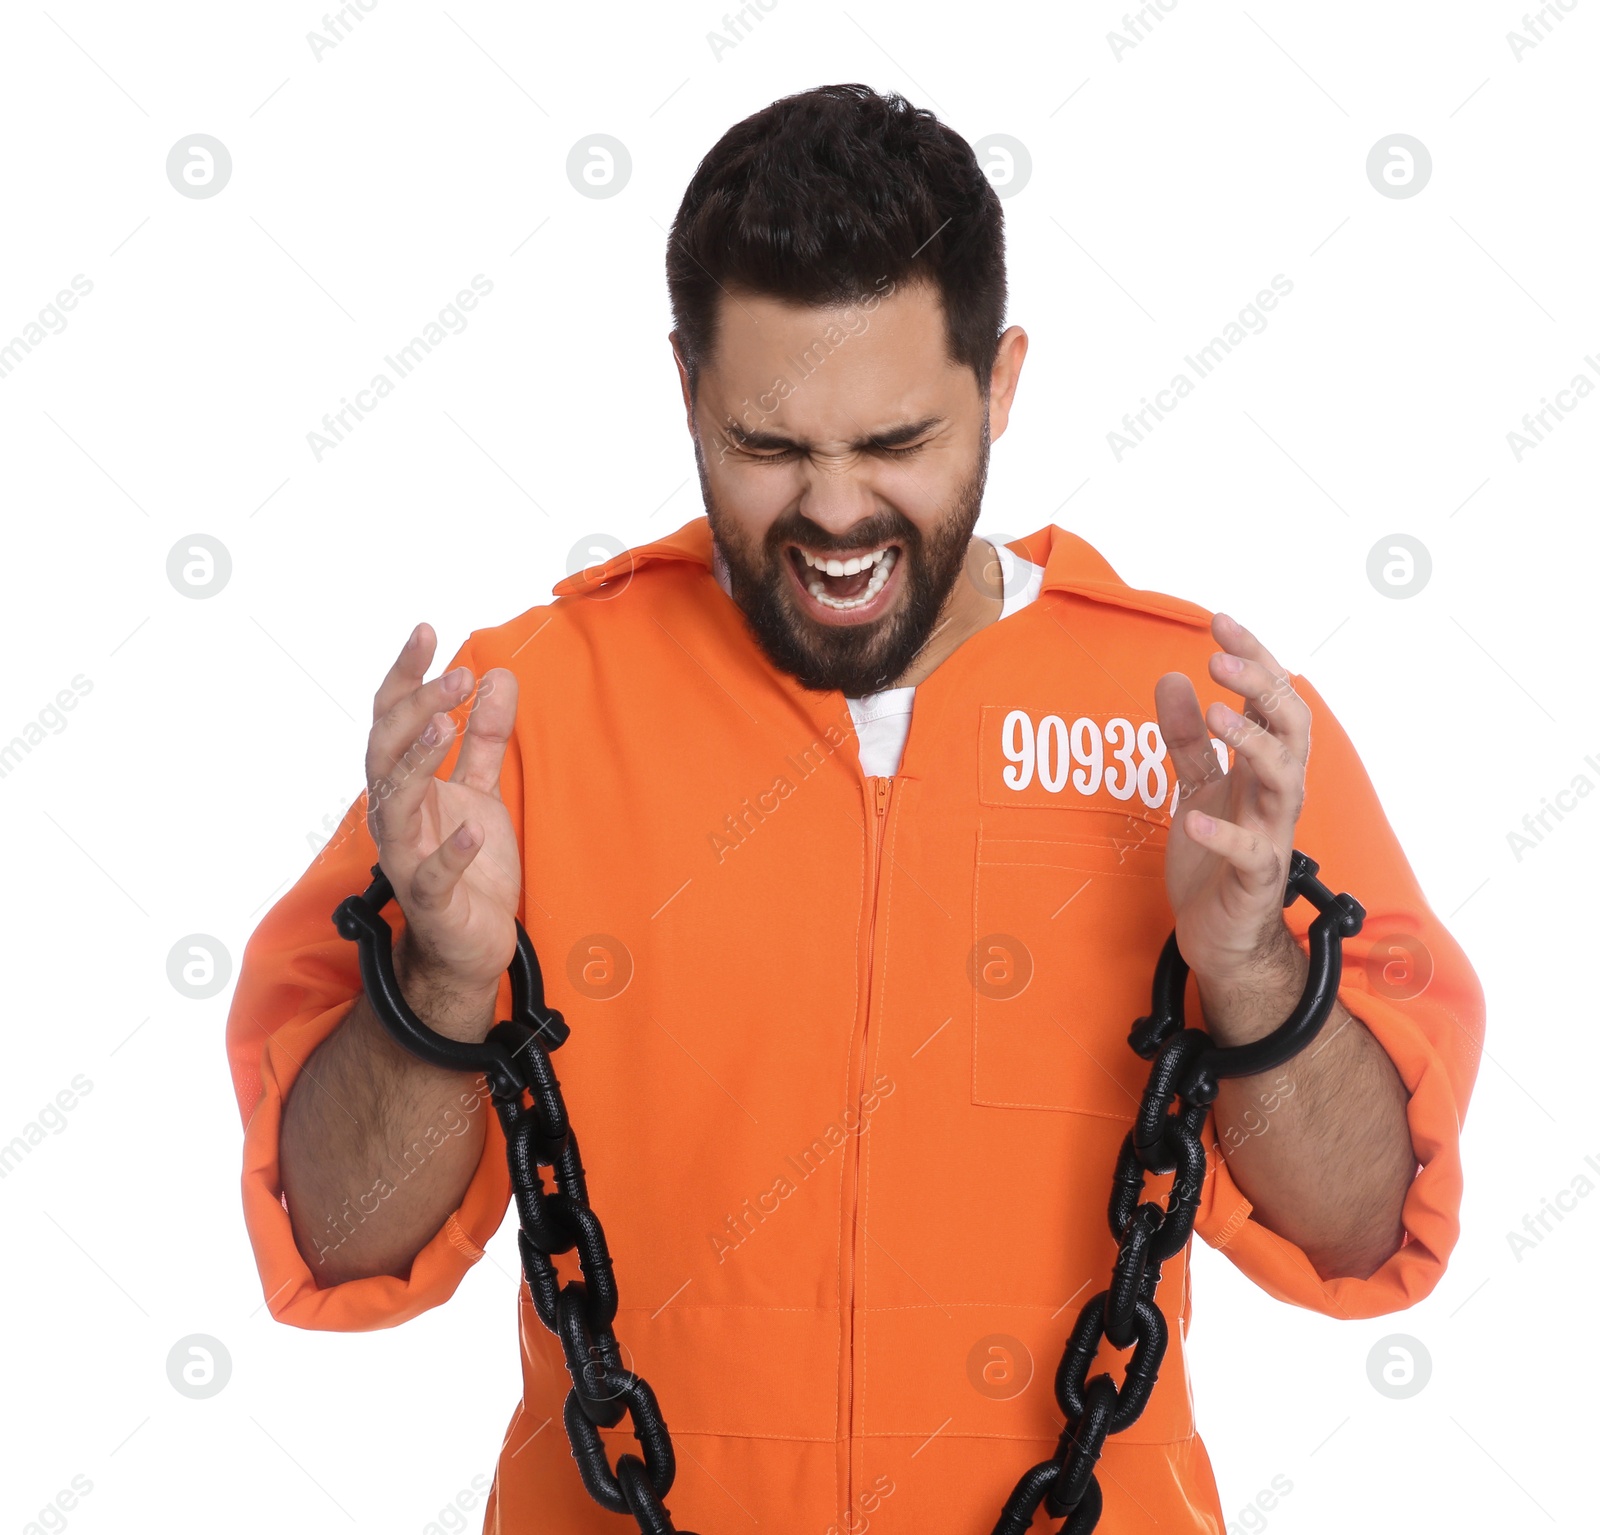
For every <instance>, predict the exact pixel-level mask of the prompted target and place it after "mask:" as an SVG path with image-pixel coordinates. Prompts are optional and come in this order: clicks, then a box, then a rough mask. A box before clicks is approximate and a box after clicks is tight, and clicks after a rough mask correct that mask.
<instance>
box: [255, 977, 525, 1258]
mask: <svg viewBox="0 0 1600 1535" xmlns="http://www.w3.org/2000/svg"><path fill="white" fill-rule="evenodd" d="M396 965H397V970H398V971H399V973H400V979H401V987H402V990H403V992H404V994H405V996H406V999H407V1001H408V1002H410V1003H411V1006H412V1007H413V1009H414V1010H415V1011H416V1012H417V1013H418V1015H419V1016H420V1017H422V1018H423V1019H424V1020H425V1021H426V1022H428V1023H429V1024H432V1025H434V1026H436V1027H437V1026H439V1025H440V1024H441V1023H444V1022H446V1021H448V1022H450V1023H452V1024H461V1025H465V1024H469V1023H470V1022H471V1021H472V1020H476V1019H488V1018H490V1017H492V1013H493V1008H494V1001H495V999H494V996H493V995H492V994H491V995H490V996H488V997H487V998H482V999H467V998H460V997H441V996H439V995H438V993H437V991H435V990H433V989H431V988H429V987H427V986H426V985H423V984H418V983H417V982H415V981H413V980H410V979H408V977H407V975H406V973H405V966H404V959H403V952H402V951H397V953H396ZM451 1032H455V1030H454V1029H452V1031H451ZM486 1113H487V1104H486V1101H485V1099H484V1097H483V1093H482V1079H481V1077H479V1076H477V1075H476V1074H473V1073H467V1072H457V1071H445V1070H442V1069H440V1068H439V1067H436V1066H430V1065H428V1064H427V1063H425V1062H423V1061H420V1060H418V1059H417V1058H416V1057H415V1056H413V1055H412V1054H410V1052H408V1051H407V1050H405V1049H404V1048H403V1047H402V1046H401V1045H399V1044H397V1043H396V1042H395V1041H394V1040H393V1039H392V1038H391V1037H390V1036H389V1033H388V1031H387V1030H386V1029H385V1028H384V1026H383V1024H382V1023H381V1022H380V1021H379V1019H378V1017H377V1015H376V1014H375V1013H374V1011H373V1009H372V1006H371V1004H370V1003H369V1002H368V1000H367V998H366V997H365V995H363V996H362V997H360V998H359V999H358V1000H357V1002H356V1004H355V1006H354V1007H353V1008H352V1009H351V1011H350V1013H349V1015H348V1016H347V1017H346V1018H345V1019H344V1021H343V1022H342V1023H341V1024H340V1025H339V1027H338V1028H337V1029H335V1030H334V1032H333V1033H332V1034H331V1035H329V1036H328V1038H327V1039H326V1040H324V1041H323V1042H322V1044H321V1045H320V1046H318V1048H317V1049H316V1050H315V1051H313V1052H312V1054H311V1056H310V1058H309V1059H308V1060H307V1061H306V1062H305V1064H304V1066H303V1067H302V1069H301V1071H300V1074H299V1075H298V1076H297V1077H296V1079H295V1082H294V1086H293V1087H292V1089H291V1090H290V1093H289V1098H288V1101H287V1103H286V1104H285V1105H284V1116H283V1128H282V1134H281V1137H280V1150H279V1160H280V1166H281V1170H282V1177H283V1190H284V1196H285V1198H286V1200H287V1202H288V1207H289V1218H290V1222H291V1224H292V1226H293V1229H294V1236H295V1244H296V1246H298V1247H299V1249H300V1253H301V1256H302V1257H304V1259H305V1260H306V1263H307V1264H308V1265H309V1266H310V1269H311V1272H312V1274H313V1276H314V1277H315V1278H316V1281H317V1284H318V1285H319V1286H321V1287H326V1286H329V1285H334V1284H340V1283H342V1282H343V1281H345V1280H347V1279H356V1278H363V1277H366V1276H368V1275H373V1274H393V1275H395V1276H397V1277H401V1278H403V1277H405V1275H406V1274H407V1273H408V1272H409V1270H410V1266H411V1262H412V1260H413V1259H414V1258H415V1257H416V1255H417V1253H418V1252H420V1251H421V1249H422V1248H423V1247H424V1246H426V1245H427V1243H428V1242H429V1240H431V1239H432V1237H433V1236H434V1235H435V1234H436V1233H437V1232H438V1230H439V1228H440V1227H441V1226H442V1225H443V1224H444V1221H445V1219H446V1217H447V1216H449V1215H450V1213H451V1212H452V1211H453V1210H455V1209H457V1208H458V1207H459V1206H460V1203H461V1198H462V1195H463V1194H464V1193H465V1191H466V1188H467V1185H468V1183H469V1182H470V1181H471V1179H472V1174H473V1172H474V1170H475V1169H476V1167H477V1165H478V1162H479V1160H480V1158H481V1156H482V1153H483V1140H484V1133H485V1116H486Z"/></svg>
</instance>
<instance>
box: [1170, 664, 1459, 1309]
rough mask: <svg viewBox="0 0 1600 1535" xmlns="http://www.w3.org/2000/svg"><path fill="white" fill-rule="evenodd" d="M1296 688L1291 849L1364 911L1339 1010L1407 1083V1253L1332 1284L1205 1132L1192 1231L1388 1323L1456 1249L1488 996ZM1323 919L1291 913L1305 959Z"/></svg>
mask: <svg viewBox="0 0 1600 1535" xmlns="http://www.w3.org/2000/svg"><path fill="white" fill-rule="evenodd" d="M1294 685H1295V691H1296V692H1297V693H1298V694H1299V695H1300V696H1301V697H1302V698H1303V699H1304V700H1305V701H1306V703H1307V704H1308V705H1309V707H1310V709H1311V716H1312V717H1311V754H1310V757H1309V759H1308V761H1307V764H1306V796H1305V803H1304V806H1303V807H1302V810H1301V815H1300V821H1299V825H1298V826H1297V828H1296V831H1295V846H1296V847H1297V848H1299V849H1300V850H1301V851H1302V852H1303V853H1305V854H1306V855H1307V856H1308V857H1310V858H1312V859H1314V860H1315V861H1316V863H1317V864H1318V865H1319V869H1318V878H1319V879H1320V880H1321V881H1322V882H1323V883H1324V884H1325V885H1327V886H1328V887H1329V888H1330V889H1331V890H1334V891H1336V892H1337V891H1348V892H1349V893H1350V894H1351V895H1353V896H1354V897H1355V898H1356V899H1357V900H1358V901H1360V902H1361V904H1362V906H1363V907H1364V908H1365V909H1366V913H1367V915H1366V919H1365V921H1364V922H1363V924H1362V928H1361V932H1360V933H1359V934H1357V935H1356V936H1355V937H1354V938H1348V939H1346V940H1345V941H1344V945H1343V954H1344V963H1343V973H1342V976H1341V981H1340V986H1339V999H1340V1001H1341V1002H1343V1003H1344V1005H1345V1006H1346V1007H1347V1008H1348V1009H1349V1010H1350V1012H1351V1013H1352V1014H1353V1015H1354V1016H1355V1017H1356V1018H1358V1019H1360V1020H1361V1022H1362V1023H1363V1024H1365V1025H1366V1027H1367V1028H1368V1029H1369V1030H1370V1031H1371V1033H1372V1035H1373V1037H1374V1038H1375V1039H1376V1040H1377V1041H1378V1043H1379V1044H1380V1045H1381V1046H1382V1047H1383V1049H1384V1050H1385V1052H1386V1053H1387V1054H1388V1056H1389V1059H1390V1060H1391V1061H1393V1062H1394V1065H1395V1069H1396V1070H1397V1071H1398V1073H1399V1075H1400V1079H1401V1081H1402V1082H1403V1083H1404V1084H1405V1088H1406V1092H1407V1094H1408V1099H1407V1104H1406V1120H1407V1123H1408V1125H1409V1127H1410V1131H1411V1141H1412V1145H1413V1148H1414V1149H1415V1152H1416V1158H1417V1163H1418V1170H1417V1173H1416V1176H1415V1178H1414V1179H1413V1181H1412V1184H1411V1187H1410V1190H1409V1191H1408V1192H1407V1194H1406V1199H1405V1204H1404V1207H1403V1209H1402V1211H1401V1221H1402V1224H1403V1226H1404V1228H1405V1235H1404V1239H1403V1241H1402V1244H1401V1246H1400V1247H1399V1249H1398V1250H1397V1251H1396V1252H1395V1253H1394V1254H1392V1255H1391V1256H1390V1257H1389V1259H1388V1260H1387V1261H1386V1262H1385V1263H1384V1264H1383V1265H1382V1266H1381V1267H1380V1268H1379V1269H1378V1270H1377V1271H1376V1272H1375V1273H1373V1274H1371V1275H1370V1276H1369V1277H1367V1278H1365V1279H1355V1278H1338V1279H1327V1280H1324V1279H1320V1278H1319V1277H1318V1276H1317V1272H1316V1269H1315V1268H1314V1267H1313V1266H1312V1263H1311V1260H1310V1259H1309V1258H1308V1257H1307V1256H1306V1254H1305V1252H1304V1251H1303V1250H1302V1249H1301V1248H1300V1247H1299V1246H1297V1245H1296V1244H1295V1243H1293V1242H1290V1241H1288V1240H1287V1239H1285V1238H1284V1237H1282V1236H1279V1235H1278V1234H1277V1233H1276V1232H1274V1231H1271V1230H1269V1229H1268V1228H1267V1227H1266V1226H1264V1225H1262V1224H1261V1223H1260V1222H1259V1221H1257V1220H1256V1219H1255V1218H1254V1215H1253V1209H1252V1206H1251V1203H1250V1201H1249V1199H1248V1198H1247V1197H1246V1196H1245V1194H1244V1193H1243V1191H1242V1190H1241V1189H1240V1188H1239V1186H1238V1184H1236V1183H1235V1182H1234V1180H1233V1177H1232V1175H1231V1173H1230V1172H1229V1170H1228V1165H1227V1161H1226V1159H1225V1158H1224V1157H1223V1156H1221V1155H1220V1154H1219V1148H1218V1146H1217V1143H1216V1137H1215V1133H1214V1129H1213V1127H1212V1125H1211V1123H1210V1122H1209V1121H1208V1123H1207V1126H1206V1132H1205V1140H1206V1148H1207V1156H1208V1169H1207V1176H1206V1182H1205V1187H1204V1189H1203V1191H1202V1194H1201V1200H1200V1209H1199V1213H1198V1215H1197V1216H1196V1219H1195V1230H1196V1232H1198V1233H1199V1235H1200V1236H1201V1237H1202V1238H1203V1239H1204V1240H1205V1241H1206V1242H1208V1243H1210V1244H1211V1246H1213V1247H1216V1248H1218V1249H1220V1250H1221V1251H1222V1252H1223V1253H1225V1254H1226V1255H1227V1256H1228V1257H1229V1258H1230V1259H1231V1260H1232V1261H1233V1262H1234V1263H1235V1264H1236V1265H1237V1266H1238V1267H1239V1268H1240V1269H1241V1270H1243V1272H1244V1273H1245V1274H1247V1275H1248V1276H1249V1277H1250V1278H1251V1279H1252V1280H1254V1281H1255V1283H1257V1284H1258V1285H1260V1286H1261V1287H1262V1288H1263V1289H1264V1290H1266V1291H1268V1292H1269V1293H1270V1294H1272V1295H1275V1296H1277V1297H1278V1299H1280V1300H1285V1301H1289V1302H1291V1303H1293V1304H1295V1305H1298V1306H1305V1307H1308V1308H1310V1309H1311V1310H1313V1311H1320V1312H1322V1313H1324V1314H1325V1315H1328V1316H1336V1317H1348V1318H1354V1317H1371V1316H1381V1315H1383V1314H1384V1313H1386V1312H1391V1311H1400V1310H1404V1309H1405V1308H1406V1307H1407V1306H1411V1305H1413V1304H1415V1303H1416V1302H1417V1301H1419V1300H1421V1299H1422V1298H1423V1297H1424V1296H1426V1295H1427V1294H1428V1293H1429V1292H1430V1291H1431V1290H1432V1289H1433V1288H1434V1286H1435V1285H1436V1284H1437V1283H1438V1282H1439V1279H1440V1277H1441V1276H1442V1275H1443V1273H1444V1270H1445V1265H1446V1263H1447V1262H1448V1260H1449V1257H1450V1253H1451V1251H1452V1250H1453V1249H1454V1247H1455V1244H1456V1238H1457V1236H1458V1234H1459V1231H1460V1210H1461V1190H1462V1175H1461V1126H1462V1121H1463V1119H1464V1117H1465V1115H1466V1110H1467V1100H1468V1097H1469V1096H1470V1094H1471V1091H1472V1085H1473V1082H1474V1080H1475V1078H1476V1076H1477V1070H1478V1061H1479V1057H1480V1055H1481V1053H1482V1048H1483V1035H1484V1021H1485V1007H1484V996H1483V989H1482V986H1481V985H1480V983H1479V981H1478V977H1477V975H1476V974H1475V972H1474V971H1473V969H1472V967H1471V965H1470V964H1469V963H1468V961H1467V957H1466V955H1465V953H1464V952H1463V951H1462V949H1461V947H1460V945H1459V944H1458V943H1457V942H1456V941H1455V939H1454V938H1453V937H1452V936H1451V935H1450V934H1449V933H1448V932H1447V931H1446V930H1445V928H1444V925H1443V924H1442V923H1441V922H1440V920H1439V919H1438V917H1437V916H1435V915H1434V913H1433V912H1432V910H1430V908H1429V906H1428V904H1427V902H1426V901H1425V900H1424V898H1423V895H1422V891H1421V888H1420V887H1419V886H1418V884H1417V880H1416V877H1415V875H1414V874H1413V873H1412V870H1411V866H1410V864H1409V863H1408V862H1407V861H1406V857H1405V854H1404V853H1403V852H1402V851H1401V848H1400V844H1399V841H1398V839H1397V838H1396V837H1395V834H1394V831H1393V829H1392V828H1391V827H1390V825H1389V822H1388V820H1387V819H1386V817H1385V816H1384V814H1383V810H1382V807H1381V806H1380V805H1379V803H1378V797H1377V794H1376V792H1375V791H1374V789H1373V786H1372V783H1371V780H1370V779H1369V778H1368V776H1367V773H1366V770H1365V768H1364V767H1363V766H1362V763H1361V759H1360V757H1359V756H1358V755H1357V754H1356V751H1355V748H1354V747H1353V746H1352V744H1351V742H1350V739H1349V737H1348V736H1347V735H1346V734H1345V732H1344V730H1343V729H1342V728H1341V727H1340V725H1339V722H1338V721H1337V720H1336V719H1335V718H1334V717H1333V714H1332V711H1331V710H1329V708H1328V706H1327V704H1326V703H1325V702H1324V701H1323V700H1322V698H1321V697H1320V696H1319V695H1318V694H1317V693H1316V691H1315V690H1314V689H1313V688H1312V687H1311V685H1310V684H1309V683H1308V682H1306V680H1305V679H1304V678H1302V677H1295V678H1294ZM1316 915H1317V913H1316V910H1315V908H1314V907H1312V906H1311V904H1310V903H1309V902H1308V901H1306V900H1305V899H1303V898H1302V899H1300V900H1297V901H1296V902H1295V903H1294V905H1293V906H1291V907H1289V908H1288V909H1287V910H1286V911H1285V913H1284V917H1285V920H1286V921H1287V922H1288V924H1289V927H1290V929H1291V931H1292V932H1293V933H1294V935H1295V937H1296V939H1297V940H1298V941H1299V943H1300V945H1301V947H1302V948H1309V938H1308V937H1307V932H1308V930H1309V928H1310V926H1311V923H1312V921H1313V920H1314V919H1315V917H1316ZM1190 995H1191V999H1192V998H1193V995H1194V991H1193V983H1192V978H1191V986H1190ZM1310 1048H1312V1049H1315V1048H1316V1046H1315V1045H1312V1046H1311V1047H1310ZM1284 1070H1285V1071H1290V1070H1292V1063H1291V1065H1290V1066H1286V1067H1285V1068H1284Z"/></svg>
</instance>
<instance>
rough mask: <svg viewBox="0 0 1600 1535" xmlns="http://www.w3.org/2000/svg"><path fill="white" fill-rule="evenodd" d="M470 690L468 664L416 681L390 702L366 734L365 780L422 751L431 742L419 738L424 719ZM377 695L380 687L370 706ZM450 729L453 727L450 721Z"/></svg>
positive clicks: (391, 771) (425, 723) (370, 780)
mask: <svg viewBox="0 0 1600 1535" xmlns="http://www.w3.org/2000/svg"><path fill="white" fill-rule="evenodd" d="M471 691H472V670H471V668H470V667H466V666H458V667H456V668H455V670H453V671H448V672H445V673H444V674H443V675H442V676H439V677H435V678H434V679H433V681H432V682H419V683H418V684H417V685H416V686H414V687H413V688H411V690H410V691H409V692H407V693H405V694H404V695H403V696H402V697H400V698H399V699H397V700H396V701H395V702H394V703H393V704H391V705H390V707H389V708H388V709H387V710H386V711H385V712H384V713H383V714H381V715H380V716H378V718H377V719H375V720H374V721H373V725H372V730H371V732H370V734H369V735H368V736H367V782H368V784H369V785H370V784H372V783H373V782H374V780H376V779H377V778H379V777H382V776H385V775H393V774H394V773H395V771H396V769H397V768H398V767H399V766H400V765H401V764H402V763H404V762H409V761H414V760H415V759H416V758H417V757H418V756H420V755H422V754H424V753H425V752H426V751H427V750H428V749H429V747H430V745H431V743H428V742H424V741H421V739H420V738H421V736H422V734H423V732H424V731H425V730H426V729H427V726H428V722H429V721H430V720H431V719H433V717H434V716H435V715H437V714H439V713H440V712H441V711H444V712H448V711H449V710H451V709H453V708H455V707H456V705H458V704H459V703H460V702H461V701H462V700H463V699H464V698H466V696H467V695H468V693H470V692H471ZM381 697H382V693H381V690H380V693H379V696H378V698H375V699H374V701H373V706H374V708H376V706H377V703H378V701H379V699H381ZM451 729H452V730H453V729H454V726H453V725H452V726H451ZM437 755H439V756H442V755H443V754H442V753H439V754H437ZM435 765H437V759H436V761H435Z"/></svg>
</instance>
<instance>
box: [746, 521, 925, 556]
mask: <svg viewBox="0 0 1600 1535" xmlns="http://www.w3.org/2000/svg"><path fill="white" fill-rule="evenodd" d="M765 544H766V552H767V554H768V556H769V557H777V556H779V555H781V554H782V552H783V549H784V547H785V546H786V545H788V544H799V545H801V546H802V547H803V548H806V549H809V550H811V551H812V552H813V553H817V554H831V553H834V552H836V551H837V552H839V553H843V552H845V551H847V550H852V549H863V548H873V549H877V548H881V547H882V546H883V545H885V544H898V545H900V547H901V548H902V549H905V550H907V551H908V552H910V553H916V552H917V551H918V550H919V549H920V548H921V545H922V534H921V532H920V531H918V529H917V528H916V526H915V525H914V524H913V523H911V522H909V521H907V520H906V519H905V518H904V517H895V518H893V519H891V520H888V521H886V522H884V523H881V524H879V523H873V522H870V521H869V522H865V523H860V524H857V526H856V527H854V528H851V529H849V530H848V531H847V532H845V533H841V534H833V533H826V532H824V531H823V530H822V529H821V528H819V527H818V526H817V525H816V523H814V522H812V521H810V520H809V519H808V518H805V517H795V518H787V519H784V520H782V521H780V522H775V523H774V524H773V525H772V526H771V527H770V528H768V529H767V536H766V539H765Z"/></svg>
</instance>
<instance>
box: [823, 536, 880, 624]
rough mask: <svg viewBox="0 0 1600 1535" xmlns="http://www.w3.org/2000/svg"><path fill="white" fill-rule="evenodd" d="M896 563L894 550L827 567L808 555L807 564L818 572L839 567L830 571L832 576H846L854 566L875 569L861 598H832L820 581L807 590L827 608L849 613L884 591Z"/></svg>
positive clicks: (829, 562)
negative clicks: (869, 566)
mask: <svg viewBox="0 0 1600 1535" xmlns="http://www.w3.org/2000/svg"><path fill="white" fill-rule="evenodd" d="M894 562H895V553H894V551H893V550H892V549H879V550H878V551H877V552H876V553H875V554H869V555H867V556H866V557H865V558H864V559H863V560H861V561H860V562H859V563H857V562H856V561H855V560H850V561H848V562H847V563H842V562H840V561H839V560H830V561H828V562H827V564H826V565H825V564H824V562H823V561H821V560H814V559H812V558H811V557H810V555H807V556H806V564H808V565H811V566H813V567H815V568H816V569H818V570H823V569H828V567H829V566H833V565H837V566H838V567H839V568H838V570H829V574H830V575H844V574H846V573H847V571H848V569H849V566H850V565H854V566H855V567H856V570H857V571H860V570H862V569H864V568H865V567H866V566H868V565H872V566H874V567H875V568H874V569H873V572H872V574H871V575H870V576H869V577H868V578H867V585H866V590H865V591H863V592H862V593H861V595H860V596H859V597H830V596H829V595H828V593H827V592H826V591H825V590H824V589H823V586H822V583H821V582H820V581H813V582H812V583H811V585H810V586H809V587H807V590H808V591H809V592H810V593H811V595H812V596H813V597H815V598H816V599H817V601H818V602H820V603H821V604H822V605H823V606H824V607H827V608H838V609H840V610H842V611H845V612H848V611H849V610H850V609H851V608H864V607H865V606H866V605H867V604H868V603H869V602H871V601H872V599H873V598H874V597H876V596H877V595H878V593H879V592H881V591H882V590H883V584H884V582H885V581H887V580H888V579H889V572H890V571H891V570H893V569H894Z"/></svg>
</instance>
